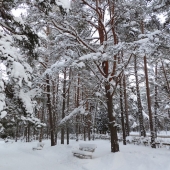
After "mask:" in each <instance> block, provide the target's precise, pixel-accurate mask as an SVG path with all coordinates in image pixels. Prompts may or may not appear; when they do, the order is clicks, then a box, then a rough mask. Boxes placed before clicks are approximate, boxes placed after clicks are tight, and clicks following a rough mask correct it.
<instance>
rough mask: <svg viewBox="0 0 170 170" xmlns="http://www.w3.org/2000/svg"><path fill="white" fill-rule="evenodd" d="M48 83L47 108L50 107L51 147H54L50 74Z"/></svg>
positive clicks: (47, 79)
mask: <svg viewBox="0 0 170 170" xmlns="http://www.w3.org/2000/svg"><path fill="white" fill-rule="evenodd" d="M46 83H47V107H48V114H49V122H50V136H51V146H54V145H55V142H54V128H53V115H52V107H51V90H50V76H49V74H46Z"/></svg>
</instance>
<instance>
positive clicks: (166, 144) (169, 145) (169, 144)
mask: <svg viewBox="0 0 170 170" xmlns="http://www.w3.org/2000/svg"><path fill="white" fill-rule="evenodd" d="M162 145H164V146H168V149H169V148H170V143H165V142H163V143H162Z"/></svg>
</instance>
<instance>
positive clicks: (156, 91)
mask: <svg viewBox="0 0 170 170" xmlns="http://www.w3.org/2000/svg"><path fill="white" fill-rule="evenodd" d="M157 66H158V63H156V65H155V103H154V113H155V116H154V117H155V126H154V127H155V137H157V128H158V119H157V108H158V85H157V76H158V69H157Z"/></svg>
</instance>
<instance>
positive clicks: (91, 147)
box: [79, 144, 97, 152]
mask: <svg viewBox="0 0 170 170" xmlns="http://www.w3.org/2000/svg"><path fill="white" fill-rule="evenodd" d="M96 148H97V146H96V145H95V144H79V149H80V150H83V151H88V152H94V151H95V149H96Z"/></svg>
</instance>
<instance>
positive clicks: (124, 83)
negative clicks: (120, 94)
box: [123, 75, 130, 136]
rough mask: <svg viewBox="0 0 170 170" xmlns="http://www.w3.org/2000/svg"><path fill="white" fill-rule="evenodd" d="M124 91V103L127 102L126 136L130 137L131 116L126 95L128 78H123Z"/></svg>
mask: <svg viewBox="0 0 170 170" xmlns="http://www.w3.org/2000/svg"><path fill="white" fill-rule="evenodd" d="M123 89H124V102H125V109H124V110H125V116H126V124H125V130H126V136H129V133H130V129H129V114H128V103H127V93H126V76H125V75H124V76H123Z"/></svg>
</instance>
